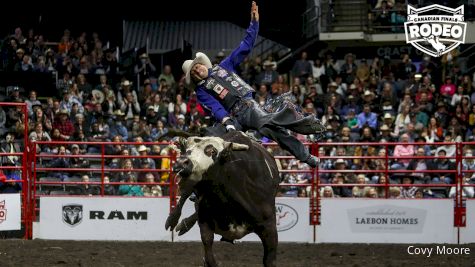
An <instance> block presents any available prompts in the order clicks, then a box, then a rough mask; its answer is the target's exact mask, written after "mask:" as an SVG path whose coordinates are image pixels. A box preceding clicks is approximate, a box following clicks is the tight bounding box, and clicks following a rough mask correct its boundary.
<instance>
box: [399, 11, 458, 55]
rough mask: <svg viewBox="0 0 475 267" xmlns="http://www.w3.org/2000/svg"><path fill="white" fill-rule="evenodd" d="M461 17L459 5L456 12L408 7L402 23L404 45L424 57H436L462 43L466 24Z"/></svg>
mask: <svg viewBox="0 0 475 267" xmlns="http://www.w3.org/2000/svg"><path fill="white" fill-rule="evenodd" d="M463 15H464V6H463V5H462V6H459V7H458V8H449V7H445V6H441V5H430V6H427V7H421V8H414V7H412V6H410V5H408V6H407V22H405V23H404V30H405V33H406V42H407V43H410V44H412V45H413V46H414V47H415V48H417V49H419V50H420V51H422V52H424V53H426V54H429V55H431V56H433V57H440V56H442V55H443V54H446V53H448V52H450V51H451V50H453V49H455V48H456V47H457V46H459V45H460V44H463V43H465V33H466V31H467V23H465V22H464V16H463Z"/></svg>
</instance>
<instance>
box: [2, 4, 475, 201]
mask: <svg viewBox="0 0 475 267" xmlns="http://www.w3.org/2000/svg"><path fill="white" fill-rule="evenodd" d="M382 2H386V1H382ZM397 2H398V1H397ZM382 4H383V3H382ZM309 54H310V55H312V58H309ZM458 56H459V53H458V51H457V50H456V49H455V50H453V51H451V52H450V53H448V54H445V55H444V56H442V57H441V58H440V59H436V58H431V57H428V56H426V57H424V58H423V59H422V60H421V61H420V62H414V61H415V60H413V59H412V58H411V56H410V55H408V54H402V55H401V58H400V59H398V60H391V59H389V58H378V57H375V58H373V59H365V58H357V57H356V55H354V54H352V53H348V54H346V55H336V54H334V53H333V52H332V51H329V50H328V51H304V52H302V53H301V54H300V55H299V58H298V59H297V60H295V62H294V64H293V68H292V69H290V70H281V69H279V68H278V66H277V63H276V62H277V58H275V57H274V55H268V56H266V57H264V58H261V57H259V56H256V57H252V58H247V59H246V60H245V61H244V62H243V64H242V65H241V66H240V75H241V77H242V78H243V79H244V80H245V81H246V82H248V83H249V84H250V85H252V86H253V87H254V88H255V90H256V94H255V98H256V101H257V102H258V103H259V104H260V105H262V106H264V105H265V104H266V103H268V101H272V100H273V99H275V98H276V97H277V96H279V95H281V94H283V93H287V92H290V93H291V94H292V96H293V100H294V102H295V104H296V105H298V106H299V107H300V108H301V109H302V111H303V112H304V113H313V114H316V115H317V116H318V118H319V119H321V121H322V122H324V123H325V124H326V127H327V132H326V134H325V136H324V139H323V140H319V142H322V144H321V145H320V146H319V147H320V150H319V151H318V154H319V156H320V157H328V156H330V157H332V158H328V159H325V158H324V159H322V161H321V164H320V166H319V169H320V170H331V172H325V173H321V174H320V175H319V179H320V181H319V182H320V183H322V184H325V185H326V186H324V187H322V190H321V195H322V196H323V197H384V196H386V195H389V196H390V197H393V198H403V197H404V198H414V197H448V196H451V195H453V194H452V190H450V187H451V185H453V183H455V173H454V170H455V166H454V158H453V157H454V155H455V152H456V149H455V145H454V144H448V143H452V142H461V141H473V140H474V135H473V131H474V128H475V90H474V89H473V88H474V86H475V83H474V82H473V76H472V73H465V72H464V70H463V69H462V68H461V65H460V60H461V59H460V58H459V57H458ZM222 57H223V55H221V54H219V55H218V56H217V57H216V60H218V61H219V60H220V59H222ZM2 58H3V66H4V71H12V72H46V73H52V74H53V73H54V74H55V75H56V74H57V76H58V77H59V78H58V80H57V82H56V88H55V89H56V92H55V94H54V95H55V97H43V96H41V95H38V94H37V90H35V88H20V87H18V86H12V87H11V89H10V90H6V93H5V95H3V100H2V101H4V102H13V103H25V104H26V106H27V113H23V112H22V109H21V107H19V106H17V107H15V106H13V107H12V106H0V134H1V135H2V136H3V138H2V140H3V141H2V150H3V151H5V152H7V153H8V152H20V151H23V149H24V148H23V147H22V142H21V140H23V138H28V139H29V140H30V141H58V142H66V141H73V142H80V141H89V142H110V143H109V144H107V145H106V146H105V149H104V152H105V155H107V156H111V155H112V156H114V155H115V156H117V157H107V158H106V161H105V164H106V166H105V167H106V168H107V169H109V170H114V169H117V171H110V172H108V173H107V176H106V177H104V182H106V181H107V183H109V182H124V184H123V185H122V184H121V185H120V186H115V185H114V186H112V185H108V186H107V190H105V192H106V194H114V195H116V194H119V195H131V196H142V195H146V196H161V195H163V194H167V190H166V188H165V186H164V184H166V183H167V182H169V180H168V178H169V175H168V173H167V172H157V171H155V169H162V170H167V169H169V167H170V160H169V159H168V158H159V157H160V156H166V155H168V154H169V151H168V150H169V149H168V148H167V147H166V146H165V145H160V144H155V145H149V146H146V145H144V144H141V143H143V142H157V141H169V140H170V139H171V137H170V136H171V134H170V133H173V132H177V131H187V132H196V133H198V131H199V129H200V127H206V126H209V125H212V124H213V123H214V122H213V121H212V119H211V116H209V114H208V111H206V110H204V109H203V107H202V106H200V104H199V103H198V101H197V99H196V95H195V94H194V92H193V91H192V90H190V89H188V88H186V87H185V83H184V77H183V75H182V74H181V72H180V70H173V69H172V68H171V66H170V65H164V66H163V67H162V68H157V67H156V66H155V64H154V63H153V62H152V60H151V59H150V57H149V55H148V54H146V53H142V54H140V55H137V60H136V62H135V64H134V66H132V68H131V70H130V72H127V71H124V70H123V69H122V66H121V65H120V64H119V63H118V61H117V53H116V51H115V50H114V49H109V48H107V46H105V45H104V43H103V42H102V41H101V39H100V37H99V35H98V34H93V35H91V36H90V37H89V36H88V35H87V34H85V33H82V34H80V35H79V36H72V33H71V32H70V31H68V30H65V31H64V35H63V37H62V38H61V40H60V41H59V42H58V44H57V45H54V46H51V45H46V44H45V41H44V40H43V37H42V36H41V35H35V33H34V32H33V31H31V30H30V31H29V32H28V34H27V36H26V37H25V36H23V34H22V31H21V29H20V28H17V29H16V30H15V32H14V34H13V35H11V36H8V37H7V38H6V39H5V40H4V44H3V48H2ZM416 63H417V64H416ZM137 81H138V83H137ZM26 117H28V136H24V130H25V128H24V127H25V123H24V122H25V119H26ZM297 138H299V139H300V140H302V141H316V140H315V137H314V136H300V135H297ZM127 141H131V142H137V144H134V145H124V144H122V143H121V142H127ZM262 141H263V142H264V143H265V142H267V141H268V140H267V139H265V138H263V139H262ZM334 142H338V143H353V142H366V143H374V144H371V145H359V144H355V145H344V146H341V145H338V146H337V145H332V144H331V143H334ZM387 142H398V144H397V145H390V146H387V147H386V143H387ZM440 142H444V144H443V145H439V144H438V143H440ZM406 143H407V144H406ZM413 143H416V144H413ZM268 149H269V150H270V151H271V152H272V153H273V154H274V155H280V156H288V153H287V152H286V151H284V150H282V149H280V148H275V147H269V148H268ZM3 151H2V152H3ZM36 152H37V153H38V154H39V155H48V154H50V155H51V154H52V155H57V156H55V157H52V158H49V159H47V158H46V157H45V158H44V159H43V161H42V162H41V164H43V165H44V166H46V167H51V168H61V171H59V170H58V171H52V172H50V173H48V175H49V176H51V177H54V178H55V179H58V180H60V181H66V182H68V181H79V182H82V183H81V184H80V187H78V188H75V191H74V192H75V193H78V194H88V195H95V194H99V192H100V191H98V190H97V188H94V187H93V186H91V185H90V184H92V185H94V184H93V183H92V182H91V181H92V180H94V178H97V177H93V176H94V175H96V176H97V174H98V173H94V172H92V171H86V169H88V168H92V167H91V166H93V165H94V162H93V160H92V159H91V158H89V157H88V156H89V155H94V154H100V153H102V152H103V150H102V147H101V146H100V145H97V144H90V145H85V144H82V143H79V144H75V143H74V144H73V145H62V144H60V143H58V144H52V145H45V144H39V145H37V146H36ZM463 154H464V156H467V157H471V156H472V155H473V148H472V147H470V146H466V147H464V151H463ZM61 155H74V157H62V156H61ZM124 156H132V157H134V156H140V157H137V158H126V157H124ZM148 156H150V157H148ZM349 156H355V158H354V159H349V158H348V157H349ZM386 156H388V157H389V160H388V161H386V160H385V157H386ZM411 156H421V157H422V158H418V159H411V158H409V157H411ZM339 157H341V158H339ZM365 157H368V158H365ZM371 157H373V158H371ZM374 157H380V158H378V159H375V158H374ZM277 161H278V164H279V165H280V167H281V168H282V169H284V170H295V172H289V173H285V174H282V176H283V177H282V178H283V187H282V190H281V192H280V193H281V194H282V195H292V196H308V190H307V185H308V184H309V183H311V182H312V175H311V174H310V173H309V172H305V173H298V172H297V171H298V170H306V169H307V167H306V165H305V164H301V163H300V162H298V161H297V160H294V159H290V160H287V159H279V160H277ZM19 164H20V163H19V158H18V157H16V158H15V157H11V156H8V157H7V156H4V157H3V160H2V165H3V166H18V165H19ZM68 168H73V169H82V170H79V171H67V170H65V169H68ZM463 168H464V170H474V169H475V164H474V163H473V159H470V158H467V159H464V164H463ZM147 169H150V171H147ZM386 170H392V171H397V170H414V173H410V172H401V173H393V172H390V173H389V175H386V173H387V172H386ZM425 170H429V172H426V173H423V171H425ZM430 170H439V171H438V172H430ZM365 171H367V172H365ZM378 171H380V172H378ZM444 171H447V172H444ZM5 172H7V171H5ZM472 176H473V173H470V172H468V173H466V174H465V180H464V181H465V182H466V183H472V182H473V179H472ZM106 178H107V179H106ZM75 179H76V180H75ZM135 182H141V183H147V184H139V185H135V184H134V183H135ZM153 183H155V184H153ZM387 183H389V184H405V186H391V187H390V188H389V190H387V191H386V190H385V189H384V187H382V186H378V184H379V185H382V184H387ZM432 183H446V184H447V188H448V189H447V190H446V191H445V192H441V191H437V192H436V190H430V189H427V188H418V187H416V186H412V185H413V184H432ZM159 184H161V185H162V186H160V185H159ZM345 184H351V186H345ZM368 184H373V185H374V186H370V185H368ZM466 191H467V192H466V194H467V196H470V197H473V194H474V193H473V187H466ZM464 192H465V191H464Z"/></svg>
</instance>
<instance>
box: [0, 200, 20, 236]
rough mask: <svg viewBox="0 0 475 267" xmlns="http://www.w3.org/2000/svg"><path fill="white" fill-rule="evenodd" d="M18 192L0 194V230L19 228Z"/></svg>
mask: <svg viewBox="0 0 475 267" xmlns="http://www.w3.org/2000/svg"><path fill="white" fill-rule="evenodd" d="M20 199H21V198H20V194H0V231H9V230H20V229H21V203H20V202H21V200H20Z"/></svg>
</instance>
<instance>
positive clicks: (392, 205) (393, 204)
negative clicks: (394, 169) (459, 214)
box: [317, 199, 456, 243]
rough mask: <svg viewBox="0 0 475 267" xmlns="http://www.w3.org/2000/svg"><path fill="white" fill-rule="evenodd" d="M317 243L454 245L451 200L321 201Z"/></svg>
mask: <svg viewBox="0 0 475 267" xmlns="http://www.w3.org/2000/svg"><path fill="white" fill-rule="evenodd" d="M321 205H322V206H321V207H322V209H321V225H320V226H319V227H318V228H317V242H344V243H369V242H376V243H453V242H456V235H455V228H454V227H453V225H454V224H453V222H454V216H453V212H454V208H453V200H452V199H441V200H434V199H430V200H415V199H383V200H379V201H374V200H367V199H322V202H321Z"/></svg>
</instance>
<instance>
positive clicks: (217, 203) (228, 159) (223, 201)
mask: <svg viewBox="0 0 475 267" xmlns="http://www.w3.org/2000/svg"><path fill="white" fill-rule="evenodd" d="M221 138H223V139H224V140H225V141H228V142H234V143H240V144H245V145H248V146H249V149H248V150H246V151H232V152H229V153H222V154H221V155H220V156H219V158H218V159H217V160H216V161H215V163H214V164H213V165H212V166H211V167H210V168H209V169H208V170H207V171H206V172H205V173H204V174H203V178H202V180H201V181H200V182H199V183H197V184H196V185H195V186H194V189H195V192H196V193H197V196H198V198H197V201H196V203H195V207H196V212H197V213H196V214H197V217H198V218H197V219H198V224H199V227H200V233H201V240H202V242H203V246H204V251H205V259H204V260H205V264H206V266H216V265H217V264H216V261H215V258H214V254H213V250H212V245H213V240H214V234H215V233H216V234H220V235H222V236H223V240H226V241H231V242H232V241H233V240H235V239H240V238H242V237H243V236H244V235H246V234H248V233H256V234H257V235H258V236H259V238H260V239H261V241H262V244H263V247H264V258H263V263H264V265H265V266H275V264H276V263H275V262H276V252H277V243H278V237H277V228H276V212H275V196H276V194H277V190H278V187H279V183H280V177H279V172H278V168H277V164H276V163H275V160H274V157H273V156H272V155H271V154H270V153H269V152H268V151H266V149H265V148H264V147H263V146H261V145H260V144H259V143H257V142H255V141H252V140H251V139H249V138H248V137H247V136H245V135H243V134H242V133H240V132H231V133H228V134H225V135H224V136H222V137H221ZM182 197H183V196H182ZM195 216H196V215H195Z"/></svg>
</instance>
